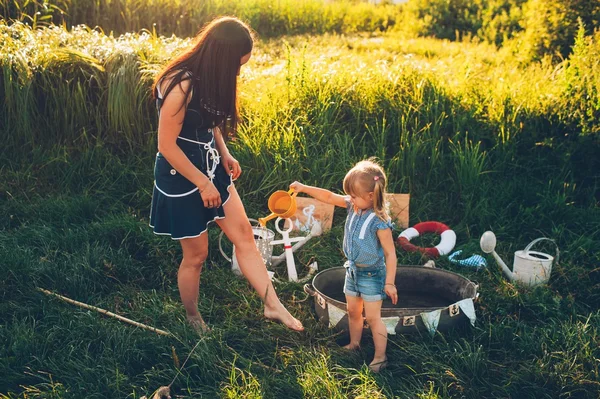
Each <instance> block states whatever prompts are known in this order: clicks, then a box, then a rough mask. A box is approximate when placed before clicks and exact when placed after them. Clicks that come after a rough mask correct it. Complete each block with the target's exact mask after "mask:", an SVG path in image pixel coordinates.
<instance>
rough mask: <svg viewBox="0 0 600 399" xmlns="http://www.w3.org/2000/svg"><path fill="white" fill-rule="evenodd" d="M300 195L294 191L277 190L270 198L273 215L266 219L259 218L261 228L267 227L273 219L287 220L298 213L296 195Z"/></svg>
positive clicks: (269, 203)
mask: <svg viewBox="0 0 600 399" xmlns="http://www.w3.org/2000/svg"><path fill="white" fill-rule="evenodd" d="M297 194H298V193H297V192H295V191H294V190H290V191H283V190H277V191H275V192H274V193H273V194H271V196H270V197H269V202H268V205H269V210H270V211H271V214H270V215H269V216H267V217H264V218H259V219H258V223H260V225H261V226H263V227H264V226H266V225H267V222H268V221H269V220H271V219H275V218H276V217H280V218H282V219H287V218H289V217H291V216H293V215H294V213H296V209H297V207H298V206H297V205H296V195H297Z"/></svg>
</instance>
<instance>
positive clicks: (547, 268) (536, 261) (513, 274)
mask: <svg viewBox="0 0 600 399" xmlns="http://www.w3.org/2000/svg"><path fill="white" fill-rule="evenodd" d="M542 240H547V241H551V242H552V243H553V244H554V245H555V246H556V257H554V256H551V255H548V254H546V253H543V252H538V251H532V250H531V247H533V245H534V244H536V243H538V242H540V241H542ZM479 245H480V246H481V250H482V251H483V252H485V253H486V254H489V253H491V254H492V255H493V256H494V259H496V262H498V264H499V265H500V267H502V271H503V272H504V274H506V277H508V279H509V280H510V281H515V282H519V283H523V284H524V285H529V286H534V285H538V284H545V283H547V282H548V280H549V279H550V272H552V262H553V261H554V259H556V262H558V257H559V251H558V246H557V245H556V243H555V242H554V240H551V239H549V238H545V237H540V238H537V239H535V240H533V241H531V242H530V243H529V245H527V246H526V247H525V249H524V250H522V251H515V259H514V263H513V270H512V271H511V270H510V269H509V268H508V266H506V263H504V261H503V260H502V259H501V258H500V256H498V254H497V253H496V251H494V249H495V248H496V235H495V234H494V233H493V232H491V231H486V232H485V233H483V235H482V236H481V240H480V241H479Z"/></svg>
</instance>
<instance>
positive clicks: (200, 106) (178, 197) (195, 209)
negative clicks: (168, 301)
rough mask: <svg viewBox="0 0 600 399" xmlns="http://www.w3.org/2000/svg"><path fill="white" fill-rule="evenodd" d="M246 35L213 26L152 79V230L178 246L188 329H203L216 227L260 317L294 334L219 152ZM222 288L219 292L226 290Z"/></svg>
mask: <svg viewBox="0 0 600 399" xmlns="http://www.w3.org/2000/svg"><path fill="white" fill-rule="evenodd" d="M252 47H253V38H252V33H251V30H250V28H249V27H248V26H246V25H245V24H244V23H243V22H241V21H240V20H238V19H236V18H230V17H224V18H218V19H215V20H214V21H212V22H211V23H209V24H208V25H207V26H206V27H205V28H204V29H203V30H202V31H201V32H200V33H199V34H198V36H197V37H196V39H195V41H194V44H193V45H192V46H191V47H190V48H189V49H188V50H187V51H184V52H183V54H181V55H179V56H177V57H176V58H174V59H173V60H172V61H171V62H169V63H168V64H167V65H166V67H165V68H164V69H163V70H162V71H161V72H160V73H159V74H158V76H157V77H156V80H155V82H154V87H153V93H154V96H155V98H156V103H157V108H158V113H159V123H158V151H159V152H158V154H157V155H156V163H155V167H154V178H155V182H154V191H153V194H152V209H151V213H150V226H151V227H152V228H153V229H154V232H155V233H156V234H164V235H170V236H171V238H173V239H175V240H179V242H180V243H181V248H182V250H183V260H182V261H181V265H180V266H179V271H178V274H177V283H178V286H179V293H180V295H181V301H182V302H183V306H184V307H185V311H186V313H187V319H188V321H189V322H190V324H191V325H192V326H193V327H194V328H195V329H196V330H197V331H198V332H202V331H205V330H206V324H205V323H204V320H203V319H202V316H201V315H200V313H199V312H198V306H197V305H198V290H199V283H200V272H201V270H202V265H203V264H204V262H205V260H206V257H207V255H208V235H207V234H206V229H207V226H208V224H209V223H210V222H212V221H215V222H216V223H217V224H218V225H219V227H221V229H222V230H223V231H224V232H225V234H226V235H227V237H228V238H229V239H230V240H231V242H232V243H233V244H234V245H235V250H236V255H237V259H238V262H239V265H240V268H241V270H242V272H243V273H244V275H245V276H246V278H247V279H248V281H249V282H250V284H251V285H252V286H253V287H254V289H255V290H256V291H257V292H258V294H259V295H260V296H261V298H262V300H263V302H264V315H265V316H266V317H267V318H269V319H275V320H278V321H281V322H282V323H284V324H285V325H286V326H287V327H289V328H291V329H294V330H302V329H303V327H302V324H301V323H300V322H299V321H298V320H297V319H295V318H294V317H293V316H292V315H290V313H289V312H288V311H287V310H286V309H285V307H284V306H283V305H282V304H281V302H280V301H279V298H278V297H277V294H276V293H275V290H274V288H273V284H272V283H271V280H270V278H269V275H268V274H267V269H266V267H265V264H264V262H263V260H262V257H261V255H260V253H259V252H258V249H257V248H256V244H255V243H254V238H253V233H252V227H251V225H250V222H249V221H248V217H247V216H246V211H245V209H244V206H243V205H242V202H241V200H240V197H239V195H238V193H237V191H236V189H235V186H234V184H233V180H235V179H237V178H238V177H239V176H240V174H241V173H242V169H241V168H240V164H239V163H238V161H237V160H236V159H235V158H234V157H233V156H232V155H231V154H230V153H229V150H228V149H227V146H226V145H225V137H224V127H225V124H227V125H229V126H230V127H232V128H233V129H234V131H235V127H236V124H237V118H238V109H237V76H238V75H239V72H240V67H241V66H242V65H244V64H245V63H246V62H248V60H249V59H250V56H251V54H252ZM224 288H225V287H224Z"/></svg>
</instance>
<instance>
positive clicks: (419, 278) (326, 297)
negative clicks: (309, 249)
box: [304, 266, 478, 334]
mask: <svg viewBox="0 0 600 399" xmlns="http://www.w3.org/2000/svg"><path fill="white" fill-rule="evenodd" d="M345 273H346V269H345V268H344V267H334V268H331V269H327V270H323V271H322V272H320V273H318V274H317V275H316V276H315V277H314V278H313V280H312V285H311V284H307V285H305V287H304V290H305V291H306V292H307V293H308V294H310V295H312V296H313V297H314V302H315V310H316V313H317V318H318V319H319V320H320V321H321V322H322V323H325V324H326V325H330V326H331V327H335V328H336V329H337V330H339V331H347V329H348V315H347V313H346V312H347V310H346V300H345V296H344V293H343V288H344V279H345ZM396 288H397V290H398V303H397V304H396V305H393V304H392V302H391V301H390V300H389V299H386V300H384V301H383V306H382V309H381V317H382V318H383V319H384V321H386V319H387V321H386V324H388V325H390V322H391V323H392V325H394V324H395V323H396V319H397V324H395V332H396V333H399V334H404V333H415V332H427V331H429V332H431V326H427V325H426V324H425V323H424V321H423V317H422V316H421V315H422V314H424V313H429V312H432V311H435V310H438V309H440V310H441V312H440V314H439V319H438V320H439V321H438V324H437V326H436V328H437V330H439V331H446V330H448V329H449V328H452V327H454V326H458V325H461V324H464V323H466V322H469V320H471V319H470V318H469V317H467V315H466V314H465V312H464V311H461V309H464V306H463V305H464V304H465V302H467V304H468V302H470V306H471V307H472V301H473V300H475V299H476V297H477V288H478V286H477V285H476V284H475V283H473V282H472V281H470V280H468V279H467V278H465V277H463V276H461V275H459V274H456V273H452V272H449V271H446V270H441V269H435V268H426V267H423V266H398V268H397V271H396ZM469 299H470V301H469ZM464 300H467V301H464ZM330 307H334V308H333V309H331V308H330ZM467 310H468V309H467ZM340 311H341V312H343V313H344V315H343V316H342V317H341V319H340V315H341V314H340ZM435 313H437V312H435ZM330 315H336V318H337V319H339V321H338V320H335V323H333V322H331V320H330ZM471 317H473V316H471ZM389 330H390V328H389V327H388V332H390V331H389Z"/></svg>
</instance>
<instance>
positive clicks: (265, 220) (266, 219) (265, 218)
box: [258, 213, 278, 227]
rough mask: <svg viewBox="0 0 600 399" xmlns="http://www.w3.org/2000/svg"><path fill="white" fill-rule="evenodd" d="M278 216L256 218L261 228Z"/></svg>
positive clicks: (274, 214)
mask: <svg viewBox="0 0 600 399" xmlns="http://www.w3.org/2000/svg"><path fill="white" fill-rule="evenodd" d="M277 216H278V215H277V214H276V213H271V214H270V215H269V216H266V217H264V218H258V223H259V224H260V225H261V226H262V227H266V226H267V222H268V221H269V220H271V219H275V218H276V217H277Z"/></svg>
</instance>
